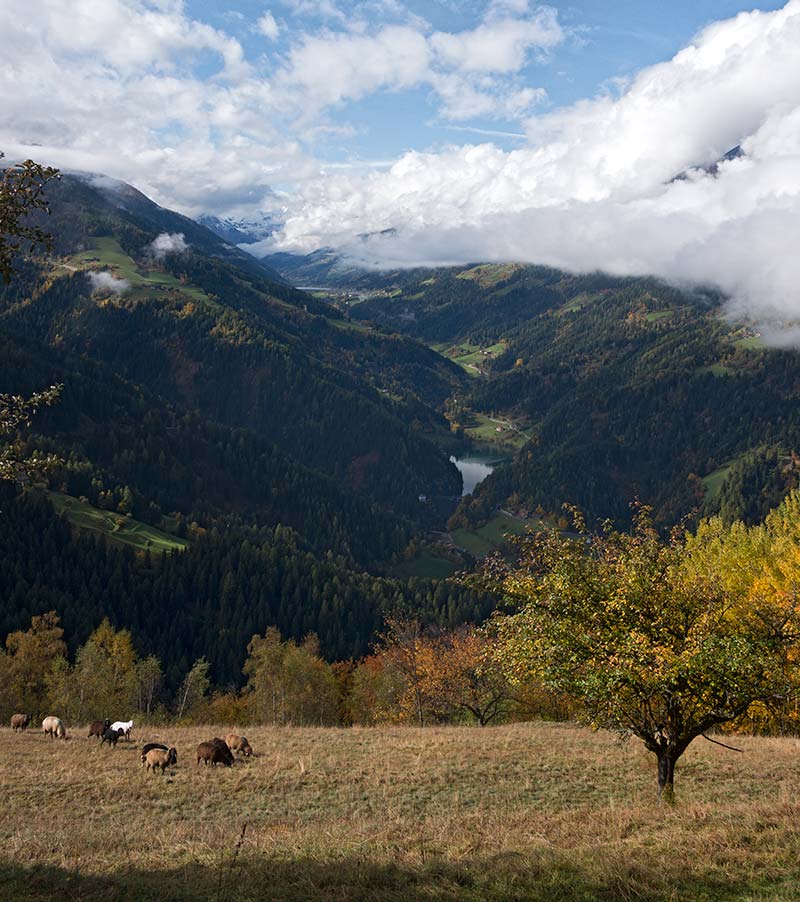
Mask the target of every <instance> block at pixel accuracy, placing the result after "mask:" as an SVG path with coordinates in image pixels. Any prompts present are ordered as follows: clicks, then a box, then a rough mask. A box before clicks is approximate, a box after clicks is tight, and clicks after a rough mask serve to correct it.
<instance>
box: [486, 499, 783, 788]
mask: <svg viewBox="0 0 800 902" xmlns="http://www.w3.org/2000/svg"><path fill="white" fill-rule="evenodd" d="M709 541H718V535H717V533H716V532H715V530H714V529H710V530H709V529H707V530H706V531H705V532H701V533H700V534H699V535H698V536H696V537H693V538H690V537H689V536H688V535H687V534H686V532H685V531H684V530H682V529H676V530H674V531H673V532H672V533H671V535H670V536H669V537H668V538H667V539H662V538H661V537H660V535H659V533H658V532H657V530H656V529H655V528H654V527H653V525H652V523H651V522H650V519H649V511H648V510H647V509H639V510H638V512H637V514H636V516H635V523H634V529H633V531H632V532H631V533H627V534H626V533H622V532H617V531H614V530H612V529H610V528H609V529H606V530H604V531H602V532H600V533H598V534H596V535H585V534H583V535H580V536H579V537H575V536H564V535H561V534H559V533H558V532H556V531H546V532H544V533H542V534H539V535H536V536H532V537H529V538H526V539H525V540H523V556H522V560H521V562H520V564H519V565H517V566H514V567H512V568H511V569H505V568H504V567H500V568H499V572H497V573H496V574H495V579H496V580H497V584H498V585H499V588H500V589H501V591H502V593H503V594H504V596H505V597H506V600H507V601H508V602H509V603H512V604H513V605H515V608H516V610H515V611H514V612H513V613H511V614H506V615H499V616H497V617H496V619H495V622H494V628H495V629H496V632H497V636H498V639H499V645H498V651H497V653H498V655H499V657H500V660H501V662H502V663H503V665H504V667H505V668H506V670H507V672H508V674H509V676H510V677H511V678H512V679H513V680H520V679H522V678H525V677H530V676H531V675H535V676H536V677H537V678H538V679H540V680H541V681H542V682H543V684H544V685H545V686H547V687H549V688H551V689H553V690H556V691H559V692H565V693H567V694H568V695H570V696H572V697H573V698H575V699H576V700H578V701H579V702H580V703H581V705H582V707H583V713H584V716H585V718H586V719H587V720H588V721H589V722H590V723H591V725H592V726H593V727H595V728H602V729H608V730H613V731H615V732H618V733H620V734H622V735H631V734H632V735H634V736H637V737H638V738H639V739H641V740H642V742H643V743H644V745H645V746H646V748H647V749H648V750H649V751H651V752H653V754H654V755H655V756H656V758H657V761H658V791H659V795H660V796H665V797H667V798H670V799H671V797H672V793H673V780H674V770H675V764H676V762H677V761H678V759H679V758H680V757H681V755H682V754H683V753H684V752H685V750H686V749H687V747H688V746H689V744H690V743H691V742H692V741H693V740H694V739H695V738H697V737H698V736H702V735H703V734H705V733H706V732H707V731H708V730H710V729H711V728H712V727H715V726H718V725H721V724H726V723H730V722H732V721H735V720H736V719H737V718H739V717H741V716H742V715H743V714H745V712H747V711H748V709H749V708H750V707H751V706H752V705H754V704H756V703H760V704H762V705H768V706H769V705H773V704H775V705H777V704H780V703H781V702H783V701H785V700H786V699H787V697H789V696H790V695H792V694H794V693H795V691H796V688H797V687H796V679H795V672H794V665H793V661H792V650H793V647H794V644H795V642H796V640H797V636H798V627H799V626H800V622H799V620H798V609H797V608H798V606H797V597H796V592H795V589H794V586H793V585H792V586H786V585H784V586H782V587H781V590H780V591H777V592H776V591H773V592H770V593H766V592H759V591H755V592H753V591H750V590H749V587H746V586H744V585H742V584H741V583H740V584H738V585H737V584H736V582H735V581H734V580H732V579H731V580H725V579H720V578H719V576H718V574H717V573H715V572H714V570H713V569H711V568H709V567H708V566H706V565H705V564H704V561H707V556H705V557H704V555H703V554H701V551H703V549H704V545H705V544H707V542H709ZM751 585H753V583H751Z"/></svg>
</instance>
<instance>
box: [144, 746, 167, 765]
mask: <svg viewBox="0 0 800 902" xmlns="http://www.w3.org/2000/svg"><path fill="white" fill-rule="evenodd" d="M153 749H161V751H164V752H166V751H168V749H167V747H166V746H165V745H164V743H163V742H148V743H146V744H145V745H143V746H142V767H144V765H145V758H146V757H147V753H148V752H150V751H152V750H153Z"/></svg>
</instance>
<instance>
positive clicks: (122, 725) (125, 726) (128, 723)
mask: <svg viewBox="0 0 800 902" xmlns="http://www.w3.org/2000/svg"><path fill="white" fill-rule="evenodd" d="M111 729H112V730H117V731H118V732H121V733H122V735H123V736H124V737H125V738H126V739H130V738H131V730H132V729H133V721H132V720H115V721H114V723H112V724H111Z"/></svg>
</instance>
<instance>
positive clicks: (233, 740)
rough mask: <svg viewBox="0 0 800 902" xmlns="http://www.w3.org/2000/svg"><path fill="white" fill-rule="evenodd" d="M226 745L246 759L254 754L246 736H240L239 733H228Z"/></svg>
mask: <svg viewBox="0 0 800 902" xmlns="http://www.w3.org/2000/svg"><path fill="white" fill-rule="evenodd" d="M225 743H226V744H227V746H228V748H229V749H230V750H231V751H232V752H234V753H236V752H241V753H242V754H243V755H244V756H245V758H249V757H250V756H251V755H252V754H253V749H252V748H251V747H250V743H249V742H248V741H247V737H246V736H239V734H238V733H228V735H227V736H226V737H225Z"/></svg>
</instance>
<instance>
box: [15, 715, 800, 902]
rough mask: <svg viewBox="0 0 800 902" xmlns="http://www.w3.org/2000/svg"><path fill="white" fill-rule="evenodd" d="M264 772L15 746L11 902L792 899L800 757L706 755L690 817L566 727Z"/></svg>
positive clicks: (796, 747) (404, 746) (337, 747)
mask: <svg viewBox="0 0 800 902" xmlns="http://www.w3.org/2000/svg"><path fill="white" fill-rule="evenodd" d="M245 732H246V733H247V735H248V736H249V738H250V740H251V742H252V744H253V747H254V749H255V751H256V753H257V757H256V758H253V759H249V760H246V761H245V760H242V761H237V763H236V765H235V767H234V768H233V769H231V770H228V769H223V768H207V767H203V766H201V767H200V768H198V767H196V766H195V764H194V762H193V761H192V760H191V758H192V754H191V753H192V751H193V750H194V747H195V745H196V743H197V742H198V741H199V740H202V739H205V738H207V737H210V736H213V735H224V734H225V727H223V726H207V727H194V728H180V729H175V728H167V729H163V730H161V729H142V730H140V731H137V733H138V739H139V741H141V742H144V741H148V740H151V739H157V738H163V739H166V740H168V741H169V742H171V743H174V744H175V745H176V747H177V750H178V766H177V767H176V768H173V769H172V772H171V773H168V775H167V776H166V777H164V778H162V777H161V776H153V775H152V774H146V773H145V772H144V771H142V770H141V769H140V767H139V761H138V752H137V749H136V747H135V745H134V744H133V743H132V744H130V745H128V744H127V743H120V744H119V745H118V747H117V748H116V749H114V750H111V749H108V747H105V748H100V747H99V746H98V745H97V744H96V740H91V741H90V740H88V739H86V738H84V737H85V732H84V733H81V731H78V730H76V731H75V734H74V738H71V739H70V740H69V741H67V742H66V743H60V742H55V741H52V740H47V739H45V738H44V737H43V736H42V735H41V734H40V733H37V732H30V731H29V732H28V733H24V734H13V733H12V732H11V730H10V729H8V728H3V729H2V730H0V786H2V796H3V799H4V801H5V804H4V805H3V806H2V809H0V848H1V849H2V853H0V855H2V865H0V880H2V883H3V885H4V886H5V887H6V890H5V892H6V893H7V898H14V899H50V898H53V897H64V898H72V899H81V900H94V899H98V900H99V899H103V900H109V899H112V900H116V899H123V898H124V899H136V900H164V899H171V900H179V899H180V900H190V899H192V900H193V899H198V898H201V899H226V900H236V902H239V900H255V899H265V898H269V899H274V900H309V899H341V900H367V899H369V900H376V902H377V900H387V902H393V900H411V899H420V898H425V899H450V900H456V899H458V900H484V899H498V900H500V899H503V900H509V899H518V900H522V899H535V900H553V899H561V900H568V899H569V900H571V899H575V900H577V899H584V900H590V899H591V900H594V899H606V900H612V899H630V900H633V899H653V900H660V899H664V900H666V899H692V900H765V899H778V900H789V899H796V898H797V895H798V893H800V830H798V826H797V825H798V823H800V802H798V800H797V793H796V774H797V764H796V762H797V757H798V751H800V743H799V742H798V740H796V739H785V738H783V739H756V738H748V737H744V738H737V740H736V744H737V745H739V746H741V747H742V748H743V749H744V754H743V755H735V754H734V753H732V752H728V751H726V750H724V749H721V748H719V747H718V746H713V745H710V744H708V743H704V742H702V740H698V741H696V742H695V743H694V744H693V745H692V747H691V748H690V749H689V751H688V752H687V754H686V756H685V759H684V760H683V761H682V762H681V764H680V765H679V773H678V783H677V789H678V793H679V796H680V798H679V804H678V806H676V808H675V809H674V810H670V809H668V808H659V807H658V806H657V805H655V804H654V801H655V800H654V774H653V761H652V756H651V755H649V754H648V753H647V752H645V751H644V749H643V748H642V746H641V745H640V744H639V743H638V742H630V743H627V744H625V745H620V744H618V743H617V742H616V741H615V740H614V739H613V737H611V736H609V735H606V734H594V733H592V732H591V731H589V730H588V729H581V728H578V727H575V726H572V725H560V724H518V725H511V726H506V727H497V728H486V729H480V728H477V727H473V728H468V727H450V728H429V729H422V730H420V729H413V728H403V727H396V728H353V729H338V730H337V729H299V728H285V729H278V728H252V729H247V730H246V731H245Z"/></svg>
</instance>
